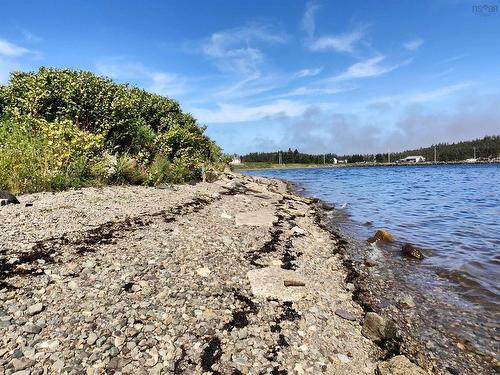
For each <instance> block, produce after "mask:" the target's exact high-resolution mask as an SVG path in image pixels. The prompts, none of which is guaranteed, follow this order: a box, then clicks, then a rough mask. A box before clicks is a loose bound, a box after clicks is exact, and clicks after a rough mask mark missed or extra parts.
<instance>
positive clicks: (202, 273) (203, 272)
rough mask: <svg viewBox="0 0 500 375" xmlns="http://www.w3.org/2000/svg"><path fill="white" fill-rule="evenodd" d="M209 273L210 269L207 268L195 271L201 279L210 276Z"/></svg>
mask: <svg viewBox="0 0 500 375" xmlns="http://www.w3.org/2000/svg"><path fill="white" fill-rule="evenodd" d="M210 272H211V271H210V269H209V268H207V267H202V268H198V269H197V270H196V273H197V274H198V275H200V276H201V277H207V276H208V275H210Z"/></svg>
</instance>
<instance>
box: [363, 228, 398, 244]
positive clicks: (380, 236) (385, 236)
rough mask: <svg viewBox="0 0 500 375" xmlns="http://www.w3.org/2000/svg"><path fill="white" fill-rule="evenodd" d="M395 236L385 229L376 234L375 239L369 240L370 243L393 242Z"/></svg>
mask: <svg viewBox="0 0 500 375" xmlns="http://www.w3.org/2000/svg"><path fill="white" fill-rule="evenodd" d="M394 240H395V239H394V236H393V235H392V234H390V233H389V232H388V231H386V230H385V229H379V230H378V231H376V232H375V234H374V235H373V237H370V238H369V239H368V242H375V241H382V242H393V241H394Z"/></svg>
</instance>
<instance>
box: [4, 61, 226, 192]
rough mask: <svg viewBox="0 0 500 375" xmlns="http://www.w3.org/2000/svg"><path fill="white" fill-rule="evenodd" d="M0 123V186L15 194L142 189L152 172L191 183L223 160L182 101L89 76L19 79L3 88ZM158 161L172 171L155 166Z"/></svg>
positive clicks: (44, 73)
mask: <svg viewBox="0 0 500 375" xmlns="http://www.w3.org/2000/svg"><path fill="white" fill-rule="evenodd" d="M2 118H3V120H1V119H2ZM0 121H1V122H0V124H1V129H2V130H1V131H2V132H3V133H2V134H1V135H2V137H1V138H0V142H1V143H0V148H1V149H2V154H1V157H0V159H2V160H0V166H1V167H2V168H5V170H2V171H0V185H1V186H2V187H3V188H5V189H9V190H13V191H16V192H27V191H38V190H48V189H52V188H58V189H59V188H64V186H79V185H81V184H83V183H86V182H88V181H89V179H91V180H94V181H96V182H98V183H108V182H112V183H125V182H129V183H140V182H142V181H143V180H144V178H145V174H146V172H145V170H147V169H149V168H151V169H152V170H153V169H155V170H157V171H155V172H154V173H151V172H150V173H149V175H151V174H152V175H158V176H157V177H158V178H159V179H160V180H162V181H170V182H185V181H188V180H190V179H192V178H199V177H200V175H201V167H202V166H206V165H210V164H211V163H217V162H218V161H219V160H220V158H221V151H220V149H219V147H218V146H217V145H216V144H215V143H214V142H213V141H212V140H210V139H209V138H208V137H207V136H206V135H204V129H203V128H201V127H200V126H198V125H197V122H196V120H195V119H194V117H193V116H191V115H190V114H186V113H183V112H182V111H181V109H180V107H179V104H178V103H177V102H175V101H173V100H171V99H168V98H165V97H162V96H159V95H155V94H151V93H148V92H146V91H144V90H141V89H139V88H135V87H129V86H128V85H125V84H117V83H114V82H113V81H112V80H110V79H108V78H104V77H99V76H96V75H94V74H92V73H90V72H85V71H76V70H71V69H51V68H40V69H39V70H38V71H37V72H30V73H25V72H14V73H12V74H11V78H10V82H9V84H8V85H7V86H0ZM159 155H162V156H163V158H165V159H166V162H168V163H167V164H168V168H166V167H165V166H163V167H162V168H160V165H156V164H157V163H160V162H158V160H160V159H161V158H160V157H159ZM153 161H154V163H153ZM29 163H31V164H29ZM152 163H153V165H151V164H152ZM34 165H36V166H37V167H34ZM9 168H10V169H14V170H15V171H17V172H16V173H15V174H14V176H15V177H11V178H9V172H8V171H9ZM32 169H33V170H32ZM162 170H163V171H167V170H168V173H165V174H164V173H163V172H161V173H160V172H159V171H162ZM2 173H3V174H2ZM160 177H161V178H160ZM152 178H153V177H152ZM148 179H149V177H148ZM154 179H155V178H153V180H154ZM14 180H16V181H14ZM7 181H10V182H7ZM49 181H52V182H49Z"/></svg>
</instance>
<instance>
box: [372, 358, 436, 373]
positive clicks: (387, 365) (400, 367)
mask: <svg viewBox="0 0 500 375" xmlns="http://www.w3.org/2000/svg"><path fill="white" fill-rule="evenodd" d="M377 372H378V374H379V375H426V374H427V373H426V372H425V371H424V370H422V369H421V368H420V367H418V366H417V365H415V364H414V363H412V362H410V360H409V359H408V358H406V357H405V356H403V355H397V356H395V357H393V358H391V359H390V360H388V361H387V362H382V363H379V364H378V365H377Z"/></svg>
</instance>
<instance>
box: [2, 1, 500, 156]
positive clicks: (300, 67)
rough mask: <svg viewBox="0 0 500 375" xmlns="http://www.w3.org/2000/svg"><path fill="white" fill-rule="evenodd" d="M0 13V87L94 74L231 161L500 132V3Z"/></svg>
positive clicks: (65, 6) (27, 5)
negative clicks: (71, 71) (26, 79)
mask: <svg viewBox="0 0 500 375" xmlns="http://www.w3.org/2000/svg"><path fill="white" fill-rule="evenodd" d="M0 5H1V8H0V9H1V11H0V20H1V22H0V84H6V83H7V82H8V79H9V72H11V71H14V70H23V71H33V70H36V69H38V68H39V67H41V66H50V67H58V68H66V67H69V68H75V69H84V70H90V71H92V72H95V73H97V74H99V75H104V76H108V77H111V78H113V79H114V80H116V81H117V82H129V83H131V84H132V85H135V86H139V87H141V88H144V89H146V90H149V91H152V92H155V93H158V94H161V95H165V96H168V97H171V98H173V99H175V100H177V101H178V102H179V103H180V104H181V107H182V108H183V110H185V111H187V112H190V113H192V114H193V115H194V116H195V117H196V118H197V119H198V120H199V123H200V124H201V125H206V126H207V130H206V133H207V134H208V135H209V136H210V137H212V138H213V139H214V140H216V141H217V142H218V143H219V144H220V145H221V146H222V148H223V149H224V151H225V152H227V153H238V154H245V153H248V152H254V151H276V150H278V149H288V148H292V149H299V151H302V152H309V153H327V152H332V153H337V154H352V153H372V152H373V153H376V152H387V151H388V150H391V151H400V150H405V149H411V148H415V147H420V146H429V145H431V144H435V143H439V142H456V141H460V140H467V139H474V138H479V137H483V136H485V135H493V134H500V69H499V68H500V12H499V10H498V8H499V7H500V4H499V3H498V2H497V1H487V2H481V1H458V0H432V1H430V0H429V1H426V0H422V1H414V0H401V1H384V0H380V1H368V2H367V1H326V0H323V1H320V0H318V1H298V0H253V1H222V0H204V1H194V0H186V1H160V0H157V1H144V2H139V1H128V0H119V1H118V0H101V1H97V0H96V1H89V0H86V1H83V0H74V1H62V0H58V1H55V0H45V1H33V0H24V1H6V0H0Z"/></svg>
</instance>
